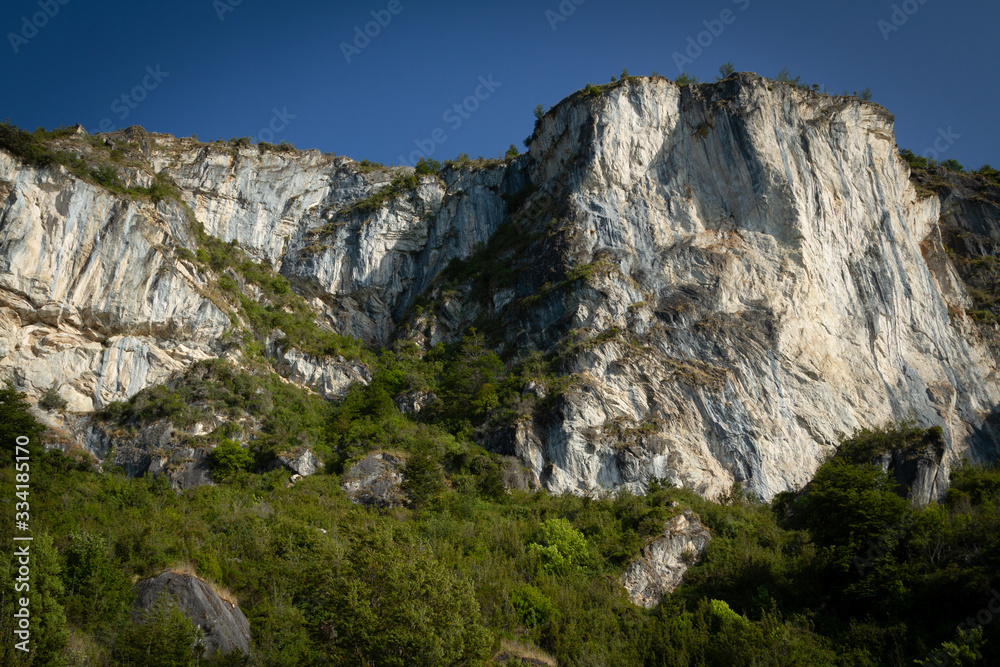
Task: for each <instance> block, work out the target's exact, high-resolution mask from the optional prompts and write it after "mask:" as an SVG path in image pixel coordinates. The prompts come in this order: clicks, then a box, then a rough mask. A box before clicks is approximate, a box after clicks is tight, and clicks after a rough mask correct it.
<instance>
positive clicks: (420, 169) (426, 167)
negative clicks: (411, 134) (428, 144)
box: [415, 157, 441, 176]
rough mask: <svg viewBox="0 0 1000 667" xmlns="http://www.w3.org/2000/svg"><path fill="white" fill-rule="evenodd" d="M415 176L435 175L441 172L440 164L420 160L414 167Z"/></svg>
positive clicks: (434, 161)
mask: <svg viewBox="0 0 1000 667" xmlns="http://www.w3.org/2000/svg"><path fill="white" fill-rule="evenodd" d="M415 169H416V172H417V174H419V175H421V176H424V175H429V174H436V173H438V172H439V171H441V163H440V162H438V161H437V160H428V159H427V158H425V157H422V158H420V161H419V162H417V166H416V167H415Z"/></svg>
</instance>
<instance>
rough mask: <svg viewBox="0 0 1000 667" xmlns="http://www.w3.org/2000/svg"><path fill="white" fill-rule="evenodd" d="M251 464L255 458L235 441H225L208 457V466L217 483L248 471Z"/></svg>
mask: <svg viewBox="0 0 1000 667" xmlns="http://www.w3.org/2000/svg"><path fill="white" fill-rule="evenodd" d="M251 463H253V456H252V455H251V454H250V452H249V451H247V450H245V449H243V447H241V446H240V443H238V442H236V441H234V440H223V441H222V442H221V443H219V444H218V445H216V447H215V449H213V450H212V453H211V454H209V455H208V466H209V468H210V469H211V471H212V479H214V480H215V481H216V482H221V481H222V480H224V479H225V478H227V477H229V476H230V475H233V474H235V473H237V472H240V471H243V470H246V469H248V468H249V467H250V464H251Z"/></svg>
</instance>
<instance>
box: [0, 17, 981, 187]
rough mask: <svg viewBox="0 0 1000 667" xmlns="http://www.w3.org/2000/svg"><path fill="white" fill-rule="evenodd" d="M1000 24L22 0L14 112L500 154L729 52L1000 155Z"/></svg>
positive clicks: (23, 120)
mask: <svg viewBox="0 0 1000 667" xmlns="http://www.w3.org/2000/svg"><path fill="white" fill-rule="evenodd" d="M46 12H47V13H46ZM373 12H374V14H373ZM724 12H729V13H725V14H724ZM373 21H375V22H376V23H372V22H373ZM379 21H380V22H379ZM880 22H882V23H880ZM998 26H1000V6H998V4H996V3H988V2H985V1H971V2H963V3H946V2H944V1H943V0H923V1H921V0H905V1H897V2H892V1H880V0H874V1H872V0H866V1H864V2H862V1H861V0H848V1H846V2H835V3H834V2H826V3H811V2H801V1H797V2H792V1H790V0H774V1H768V0H714V1H711V2H699V3H695V2H670V1H666V2H664V1H660V2H617V3H616V2H610V1H608V0H548V1H545V0H543V1H540V2H527V1H521V0H511V1H508V2H503V3H501V2H489V3H486V2H450V1H449V2H437V3H431V2H429V1H422V0H370V1H369V0H365V1H364V2H353V3H333V2H311V1H301V2H300V1H296V0H286V1H285V2H280V3H278V2H266V1H265V0H174V1H173V2H157V3H148V2H135V0H129V1H125V0H110V1H102V2H88V1H87V0H5V2H4V3H3V7H2V8H0V30H2V32H3V34H4V40H3V43H2V44H0V64H2V66H0V118H2V117H8V118H9V119H10V120H11V121H12V122H14V123H15V124H17V125H19V126H22V127H25V128H27V129H34V128H35V127H37V126H39V125H43V126H45V127H56V126H59V125H63V124H73V123H82V124H83V125H84V126H85V127H86V128H87V129H88V130H90V131H96V130H97V129H99V128H100V127H101V123H102V121H103V122H104V124H105V125H104V126H105V127H115V128H117V127H125V126H128V125H131V124H138V125H142V126H143V127H145V128H146V129H147V130H150V131H158V132H170V133H172V134H176V135H181V136H189V135H191V134H197V135H198V137H199V138H200V139H202V140H211V139H216V138H219V137H222V138H226V139H228V138H230V137H233V136H251V137H254V138H263V139H265V140H271V141H274V142H280V141H288V142H290V143H293V144H295V145H296V146H297V147H299V148H319V149H321V150H323V151H327V152H334V153H337V154H341V155H348V156H350V157H352V158H355V159H358V160H360V159H362V158H368V159H371V160H375V161H379V162H385V163H393V164H399V163H401V162H408V159H407V158H408V156H409V155H410V153H411V152H412V151H415V150H417V147H418V145H422V146H423V147H424V148H426V149H430V148H433V150H434V153H433V157H435V158H438V159H445V158H449V157H454V156H456V155H458V154H459V153H470V154H471V155H473V156H477V155H485V156H487V157H493V156H496V155H497V153H498V152H500V151H503V150H505V149H506V148H507V147H508V146H509V145H510V144H512V143H513V144H516V145H517V146H518V147H519V148H520V147H521V146H522V141H523V139H524V138H525V137H526V136H528V135H529V134H530V133H531V130H532V126H533V123H534V118H533V116H532V110H533V109H534V107H535V106H536V105H537V104H542V105H545V106H546V107H548V106H551V105H553V104H555V103H556V102H558V101H559V100H560V99H562V98H564V97H565V96H567V95H569V94H570V93H572V92H573V91H574V90H576V89H578V88H581V87H583V86H584V85H585V84H586V83H588V82H591V83H604V82H607V81H609V80H610V78H611V76H612V75H615V76H617V75H619V74H620V73H621V71H622V69H623V68H627V69H628V70H629V72H630V73H631V74H649V73H651V72H653V71H654V70H655V71H657V72H658V73H659V74H662V75H664V76H667V77H668V78H675V77H676V75H677V74H678V73H679V71H680V69H679V67H678V65H677V63H676V61H677V59H678V58H677V56H676V55H675V54H681V55H682V56H683V57H684V58H688V57H690V61H684V62H682V63H681V67H682V68H683V69H685V70H687V71H688V72H690V73H692V74H694V75H696V76H698V77H700V78H701V79H703V80H704V79H711V78H714V76H715V75H716V74H717V73H718V68H719V65H721V64H722V63H724V62H727V61H730V60H731V61H732V62H733V63H734V65H735V66H736V69H737V70H739V71H753V72H757V73H759V74H763V75H766V76H774V75H775V74H777V72H778V71H779V70H780V69H781V68H782V67H787V68H788V69H789V70H790V71H791V73H792V74H793V75H801V77H802V80H803V81H806V82H809V83H817V84H821V85H823V86H824V87H825V88H826V89H828V90H829V91H831V92H841V91H843V90H849V91H853V90H861V89H864V88H871V90H872V93H873V99H874V101H876V102H879V103H880V104H883V105H884V106H886V107H887V108H888V109H889V110H890V111H892V112H893V113H894V114H895V115H896V132H897V139H898V142H899V144H900V146H902V147H908V148H911V149H912V150H914V151H915V152H917V153H923V152H925V151H926V150H928V149H934V150H938V151H939V152H938V157H939V159H947V158H955V159H957V160H958V161H959V162H961V163H963V164H965V165H966V166H972V167H979V166H981V165H982V164H984V163H991V164H993V165H994V166H1000V132H997V129H996V121H995V116H996V110H997V109H998V108H1000V86H998V77H997V71H998V70H997V57H996V32H997V27H998ZM366 28H367V31H368V33H369V35H365V36H364V37H357V35H358V31H360V32H361V33H362V34H363V33H364V31H365V29H366ZM370 35H374V36H370ZM356 38H357V39H356ZM699 41H700V42H701V44H700V45H697V43H698V42H699ZM692 43H694V44H696V45H697V46H692ZM344 44H348V45H350V48H347V49H345V47H344ZM689 49H690V50H689ZM699 50H700V52H699ZM345 51H346V53H345ZM481 77H482V78H481ZM483 81H486V82H487V83H488V85H486V84H484V83H483ZM477 93H478V95H479V99H476V100H474V102H475V103H472V102H470V101H468V98H469V97H470V96H473V97H475V95H476V94H477ZM123 95H124V96H126V99H124V100H123V99H122V96H123ZM140 98H141V99H140ZM456 104H459V105H462V104H465V105H466V106H465V107H464V108H461V107H460V108H461V111H460V112H456V111H455V110H454V105H456ZM470 107H472V108H473V110H472V111H469V108H470ZM275 129H277V131H276V132H275V131H274V130H275ZM945 136H947V137H948V138H947V139H944V138H943V137H945ZM417 142H420V143H419V144H418V143H417ZM935 142H937V147H936V148H935ZM942 147H943V148H944V150H940V149H941V148H942Z"/></svg>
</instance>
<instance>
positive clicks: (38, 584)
mask: <svg viewBox="0 0 1000 667" xmlns="http://www.w3.org/2000/svg"><path fill="white" fill-rule="evenodd" d="M30 549H31V551H32V552H33V557H32V559H31V591H30V593H31V595H30V600H31V603H30V604H31V608H32V628H31V634H32V637H31V652H32V655H33V661H32V664H36V665H46V666H49V665H52V666H55V665H65V664H66V656H65V653H64V650H65V648H66V646H67V645H68V644H69V630H68V629H67V627H66V613H65V612H64V610H63V607H62V605H61V604H60V603H59V600H60V598H62V595H63V592H64V589H63V583H62V578H61V577H60V576H59V575H60V570H61V568H60V566H59V552H58V551H56V548H55V547H54V546H53V545H52V537H51V536H50V535H49V534H48V533H42V534H41V535H36V536H35V539H34V540H33V541H32V543H31V547H30Z"/></svg>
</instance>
